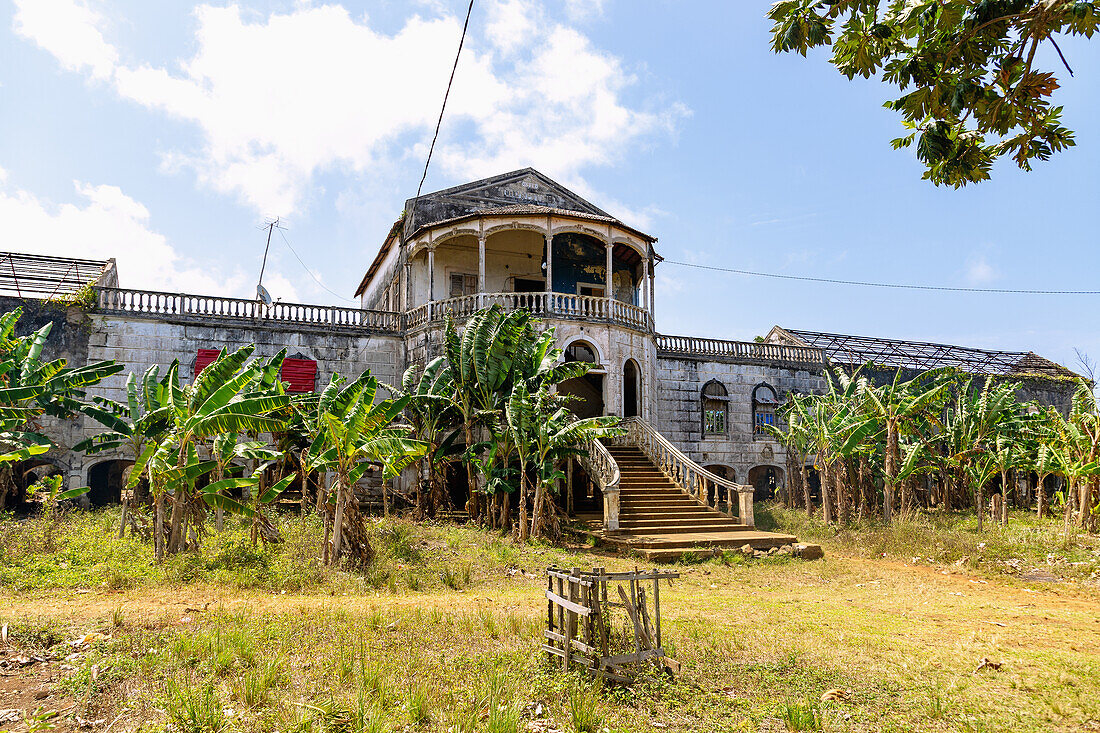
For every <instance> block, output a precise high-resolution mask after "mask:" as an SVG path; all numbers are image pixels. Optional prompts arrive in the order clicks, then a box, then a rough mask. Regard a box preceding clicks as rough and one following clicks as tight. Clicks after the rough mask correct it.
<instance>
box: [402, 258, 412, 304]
mask: <svg viewBox="0 0 1100 733" xmlns="http://www.w3.org/2000/svg"><path fill="white" fill-rule="evenodd" d="M404 285H405V287H403V288H401V298H402V301H403V302H402V304H401V310H403V311H407V310H409V307H410V306H411V305H412V290H411V288H412V263H411V262H406V263H405V283H404Z"/></svg>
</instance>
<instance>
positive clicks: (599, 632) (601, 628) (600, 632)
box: [592, 568, 609, 657]
mask: <svg viewBox="0 0 1100 733" xmlns="http://www.w3.org/2000/svg"><path fill="white" fill-rule="evenodd" d="M592 571H593V572H594V573H595V574H596V577H597V578H599V577H600V576H601V575H602V574H603V568H593V569H592ZM601 594H602V595H603V596H605V598H604V599H603V600H606V595H607V586H606V585H604V583H603V582H597V584H596V586H595V587H594V588H592V610H593V611H594V612H595V614H596V628H595V633H596V636H597V637H598V638H597V641H598V642H599V644H600V656H602V657H606V656H607V654H608V648H607V647H608V643H609V634H608V630H607V622H606V621H607V620H606V619H605V618H604V617H603V606H602V605H601V599H600V596H601Z"/></svg>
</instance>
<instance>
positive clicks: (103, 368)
mask: <svg viewBox="0 0 1100 733" xmlns="http://www.w3.org/2000/svg"><path fill="white" fill-rule="evenodd" d="M22 314H23V309H22V308H17V309H15V310H13V311H10V312H8V313H5V314H4V315H3V316H0V469H3V472H4V474H6V476H7V480H8V481H7V482H6V483H5V485H4V486H3V488H2V490H0V508H3V506H4V503H5V501H6V498H7V493H8V488H9V487H8V485H7V483H8V482H10V475H11V469H10V467H11V464H14V463H17V462H19V461H24V460H27V459H28V458H32V457H34V456H38V455H42V454H44V453H46V452H48V451H49V450H50V448H51V447H53V444H52V442H51V441H50V439H49V438H47V437H46V436H45V435H43V434H42V433H41V432H40V427H39V425H38V422H37V421H38V418H40V417H41V416H42V415H51V416H53V417H58V418H63V419H64V418H71V417H73V416H74V415H75V413H76V411H77V409H79V408H84V407H87V404H86V403H85V402H84V397H85V393H84V391H83V390H84V388H85V387H88V386H91V385H94V384H97V383H98V382H100V381H102V380H103V379H105V378H106V377H109V376H111V375H113V374H117V373H118V372H120V371H122V369H123V366H122V365H121V364H118V363H116V362H113V361H99V362H94V363H92V364H87V365H84V366H80V367H75V368H70V367H68V366H67V362H66V361H65V359H54V360H51V361H44V360H43V359H42V351H43V349H44V348H45V346H46V341H47V339H48V338H49V335H50V332H51V330H52V328H53V324H52V323H47V324H46V325H44V326H42V327H41V328H39V329H38V330H37V331H35V332H34V333H32V334H29V335H27V336H16V335H15V328H16V325H17V324H18V322H19V319H20V317H21V316H22Z"/></svg>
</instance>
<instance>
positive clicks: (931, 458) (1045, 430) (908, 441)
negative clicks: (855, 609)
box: [771, 369, 1100, 529]
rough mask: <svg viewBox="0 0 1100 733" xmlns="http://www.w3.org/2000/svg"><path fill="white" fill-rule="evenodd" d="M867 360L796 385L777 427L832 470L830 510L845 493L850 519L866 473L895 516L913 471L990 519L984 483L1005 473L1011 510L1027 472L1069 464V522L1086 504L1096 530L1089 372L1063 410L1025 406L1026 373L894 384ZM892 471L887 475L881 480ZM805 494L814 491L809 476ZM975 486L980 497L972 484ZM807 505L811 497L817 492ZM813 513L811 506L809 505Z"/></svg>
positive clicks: (1098, 452) (1044, 472) (937, 373)
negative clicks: (817, 384) (851, 497)
mask: <svg viewBox="0 0 1100 733" xmlns="http://www.w3.org/2000/svg"><path fill="white" fill-rule="evenodd" d="M869 371H870V370H867V371H866V372H865V371H864V370H862V369H861V370H857V371H856V372H855V373H854V374H852V375H847V374H845V373H843V372H835V373H834V374H826V388H825V390H824V392H823V393H822V394H803V395H799V394H792V395H789V396H788V398H787V401H786V405H785V406H784V410H783V416H784V418H785V420H784V422H785V423H786V424H785V426H784V427H782V428H779V427H775V428H772V429H771V432H772V433H773V434H774V435H775V436H776V437H777V438H779V439H780V440H781V441H783V443H784V444H785V445H786V446H787V449H788V451H790V452H794V453H795V454H797V456H799V458H798V459H797V462H798V464H799V468H801V467H802V466H804V462H803V461H802V460H801V456H804V455H813V456H814V458H815V461H814V462H815V466H816V467H817V468H818V470H819V471H820V474H821V480H822V504H823V509H824V513H825V518H826V520H828V521H832V520H833V519H834V514H833V511H832V510H833V502H832V496H833V494H834V493H835V496H836V499H837V505H838V508H839V512H838V513H839V515H840V516H839V519H840V521H841V522H843V521H844V519H845V508H846V504H845V501H846V496H847V491H846V490H847V488H848V487H849V486H850V485H851V484H852V483H853V482H856V483H859V485H860V488H861V492H860V497H861V511H862V510H863V509H866V506H867V493H866V492H867V489H868V488H870V489H871V490H872V491H871V493H872V494H873V493H875V488H876V485H877V486H878V487H879V488H880V489H881V493H880V495H881V497H882V512H883V516H884V517H885V518H886V519H889V518H890V516H891V515H892V514H893V512H894V510H895V507H896V504H897V489H898V487H901V488H902V494H901V506H902V508H903V510H906V509H907V508H908V507H910V506H911V497H912V496H913V493H914V491H913V486H914V477H916V476H918V475H924V474H927V475H929V476H930V477H931V478H933V479H938V481H939V482H940V486H941V487H943V489H944V490H943V491H942V492H941V501H944V502H946V503H951V502H955V505H956V506H958V505H963V506H973V507H976V508H977V509H978V526H979V529H980V528H981V525H982V517H983V510H984V503H985V502H984V498H983V493H984V490H985V488H986V487H987V486H988V485H990V483H991V482H993V481H994V479H995V478H998V477H999V479H1000V483H1001V487H1002V488H1001V491H1002V495H1003V499H1004V501H1003V502H1002V514H1001V515H1000V517H999V519H1000V520H1001V521H1002V522H1005V521H1007V516H1008V515H1007V509H1004V508H1003V507H1004V506H1006V505H1007V501H1008V500H1010V499H1014V498H1016V497H1014V496H1013V494H1014V486H1015V484H1016V482H1018V480H1019V479H1018V476H1019V475H1020V472H1021V471H1029V472H1030V471H1034V472H1035V473H1036V476H1037V478H1038V482H1039V489H1040V490H1039V492H1038V495H1039V511H1040V513H1041V512H1042V511H1043V502H1045V494H1044V493H1043V490H1042V488H1043V484H1044V482H1045V480H1046V479H1047V477H1048V476H1050V475H1052V474H1060V475H1061V476H1062V477H1063V478H1064V479H1065V481H1066V483H1067V484H1068V488H1067V497H1068V499H1069V501H1068V502H1067V506H1066V522H1067V527H1068V526H1069V523H1070V517H1071V515H1072V513H1073V507H1074V506H1075V507H1076V508H1077V509H1078V510H1079V513H1078V514H1077V515H1076V516H1077V520H1078V523H1079V524H1080V525H1081V526H1083V527H1088V528H1093V526H1094V524H1095V523H1096V520H1097V513H1098V511H1097V506H1096V505H1097V498H1096V486H1097V483H1098V481H1100V406H1098V405H1097V400H1096V397H1095V395H1094V393H1093V392H1092V390H1091V387H1090V385H1089V384H1087V383H1084V382H1082V383H1081V384H1080V385H1079V387H1078V389H1077V391H1076V393H1075V395H1074V398H1073V406H1072V409H1071V410H1069V414H1068V415H1066V416H1063V415H1062V414H1060V413H1059V412H1058V411H1057V410H1056V409H1054V408H1046V409H1040V408H1037V407H1035V406H1028V405H1023V404H1021V403H1020V402H1019V400H1018V398H1017V390H1018V389H1019V385H1018V384H1017V383H1014V382H1011V381H1007V380H998V379H995V378H992V377H989V378H985V379H982V380H977V379H975V378H974V377H968V376H965V375H962V374H959V373H957V372H954V371H951V370H943V369H940V370H932V371H929V372H925V373H922V374H918V375H917V376H915V377H914V378H912V379H909V380H908V381H906V380H905V379H904V378H903V376H902V374H901V373H900V372H899V373H896V374H895V375H894V378H893V379H892V380H891V381H890V382H887V383H883V384H873V383H872V382H871V381H870V380H869V379H868V378H866V377H865V376H864V374H866V373H868V372H869ZM879 480H881V483H878V481H879ZM805 483H806V482H805V477H804V476H803V484H804V495H805V497H806V498H807V499H808V495H809V491H808V487H807V486H805ZM968 491H969V492H970V493H969V495H968V493H967V492H968ZM807 504H808V501H807ZM807 509H808V510H809V511H812V508H811V507H809V506H807Z"/></svg>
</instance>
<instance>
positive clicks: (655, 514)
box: [619, 507, 733, 522]
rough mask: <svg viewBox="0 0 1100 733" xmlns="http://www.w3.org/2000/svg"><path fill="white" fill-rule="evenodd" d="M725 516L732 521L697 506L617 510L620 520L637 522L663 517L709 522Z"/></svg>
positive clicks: (675, 520) (729, 517) (679, 520)
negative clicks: (695, 508)
mask: <svg viewBox="0 0 1100 733" xmlns="http://www.w3.org/2000/svg"><path fill="white" fill-rule="evenodd" d="M722 517H725V518H726V521H728V522H731V521H733V517H731V516H728V515H725V514H718V515H715V514H714V513H713V512H709V511H707V510H704V508H698V510H694V508H691V507H682V508H661V510H638V508H630V510H627V511H625V512H624V511H620V512H619V521H620V522H639V521H641V519H647V521H652V522H661V521H663V519H668V521H669V522H684V521H687V519H691V521H692V522H694V521H696V519H698V521H700V522H711V521H712V519H715V518H722Z"/></svg>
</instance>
